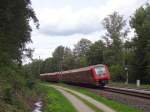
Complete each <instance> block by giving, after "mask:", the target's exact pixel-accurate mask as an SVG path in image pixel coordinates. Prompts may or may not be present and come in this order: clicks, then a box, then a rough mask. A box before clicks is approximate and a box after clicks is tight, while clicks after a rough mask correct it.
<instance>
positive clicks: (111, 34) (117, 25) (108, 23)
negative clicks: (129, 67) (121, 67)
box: [103, 12, 127, 64]
mask: <svg viewBox="0 0 150 112" xmlns="http://www.w3.org/2000/svg"><path fill="white" fill-rule="evenodd" d="M125 25H126V22H125V20H124V18H123V16H121V15H119V14H118V13H117V12H114V13H113V14H111V15H109V16H108V17H106V18H104V20H103V26H104V28H105V29H106V31H107V32H106V34H105V36H104V37H103V38H104V39H105V41H106V42H107V43H106V44H107V47H108V51H106V52H105V55H106V56H108V55H110V57H108V58H111V62H110V63H108V64H122V62H123V59H122V44H123V39H124V38H125V36H126V35H127V30H124V27H125Z"/></svg>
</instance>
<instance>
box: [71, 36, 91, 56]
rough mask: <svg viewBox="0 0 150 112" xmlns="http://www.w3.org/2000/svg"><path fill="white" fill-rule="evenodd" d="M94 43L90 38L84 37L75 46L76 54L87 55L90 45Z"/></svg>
mask: <svg viewBox="0 0 150 112" xmlns="http://www.w3.org/2000/svg"><path fill="white" fill-rule="evenodd" d="M91 44H92V42H91V41H90V40H88V39H84V38H82V39H81V40H80V41H79V42H78V43H77V44H76V45H75V48H74V54H75V55H76V56H79V57H80V56H85V55H86V52H87V51H88V50H89V47H90V45H91Z"/></svg>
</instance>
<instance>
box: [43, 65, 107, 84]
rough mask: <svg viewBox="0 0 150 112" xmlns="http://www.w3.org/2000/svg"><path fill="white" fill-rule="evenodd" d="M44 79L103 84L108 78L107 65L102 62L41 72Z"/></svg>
mask: <svg viewBox="0 0 150 112" xmlns="http://www.w3.org/2000/svg"><path fill="white" fill-rule="evenodd" d="M40 76H41V79H43V80H45V81H56V82H57V81H63V82H66V83H75V84H88V85H96V86H104V85H105V84H107V83H108V81H109V80H110V74H109V71H108V67H107V66H106V65H103V64H98V65H93V66H89V67H84V68H79V69H73V70H67V71H62V72H55V73H46V74H41V75H40Z"/></svg>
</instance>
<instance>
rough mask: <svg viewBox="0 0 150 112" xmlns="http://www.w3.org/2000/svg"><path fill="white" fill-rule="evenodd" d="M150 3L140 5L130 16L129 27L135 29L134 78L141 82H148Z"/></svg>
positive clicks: (149, 64)
mask: <svg viewBox="0 0 150 112" xmlns="http://www.w3.org/2000/svg"><path fill="white" fill-rule="evenodd" d="M149 20H150V5H149V4H148V3H147V4H146V5H144V6H142V7H140V8H139V9H137V10H136V12H135V14H134V15H133V17H132V18H131V21H130V24H131V27H132V28H134V29H135V33H136V34H137V35H136V36H135V48H136V49H135V51H134V60H135V61H134V63H133V65H132V66H133V71H134V74H136V79H140V80H142V82H150V80H149V79H150V72H149V71H150V70H149V66H150V60H149V59H150V58H149V56H150V55H149V52H150V38H149V35H150V21H149Z"/></svg>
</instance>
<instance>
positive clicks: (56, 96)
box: [38, 84, 77, 112]
mask: <svg viewBox="0 0 150 112" xmlns="http://www.w3.org/2000/svg"><path fill="white" fill-rule="evenodd" d="M38 87H39V90H40V91H42V92H43V96H44V108H43V111H42V112H77V111H76V109H75V108H74V107H73V105H72V104H71V103H70V102H69V101H68V100H67V99H66V98H65V97H64V96H63V95H62V94H61V93H60V92H59V91H57V90H56V89H54V88H52V87H50V86H48V85H47V84H39V86H38Z"/></svg>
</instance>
